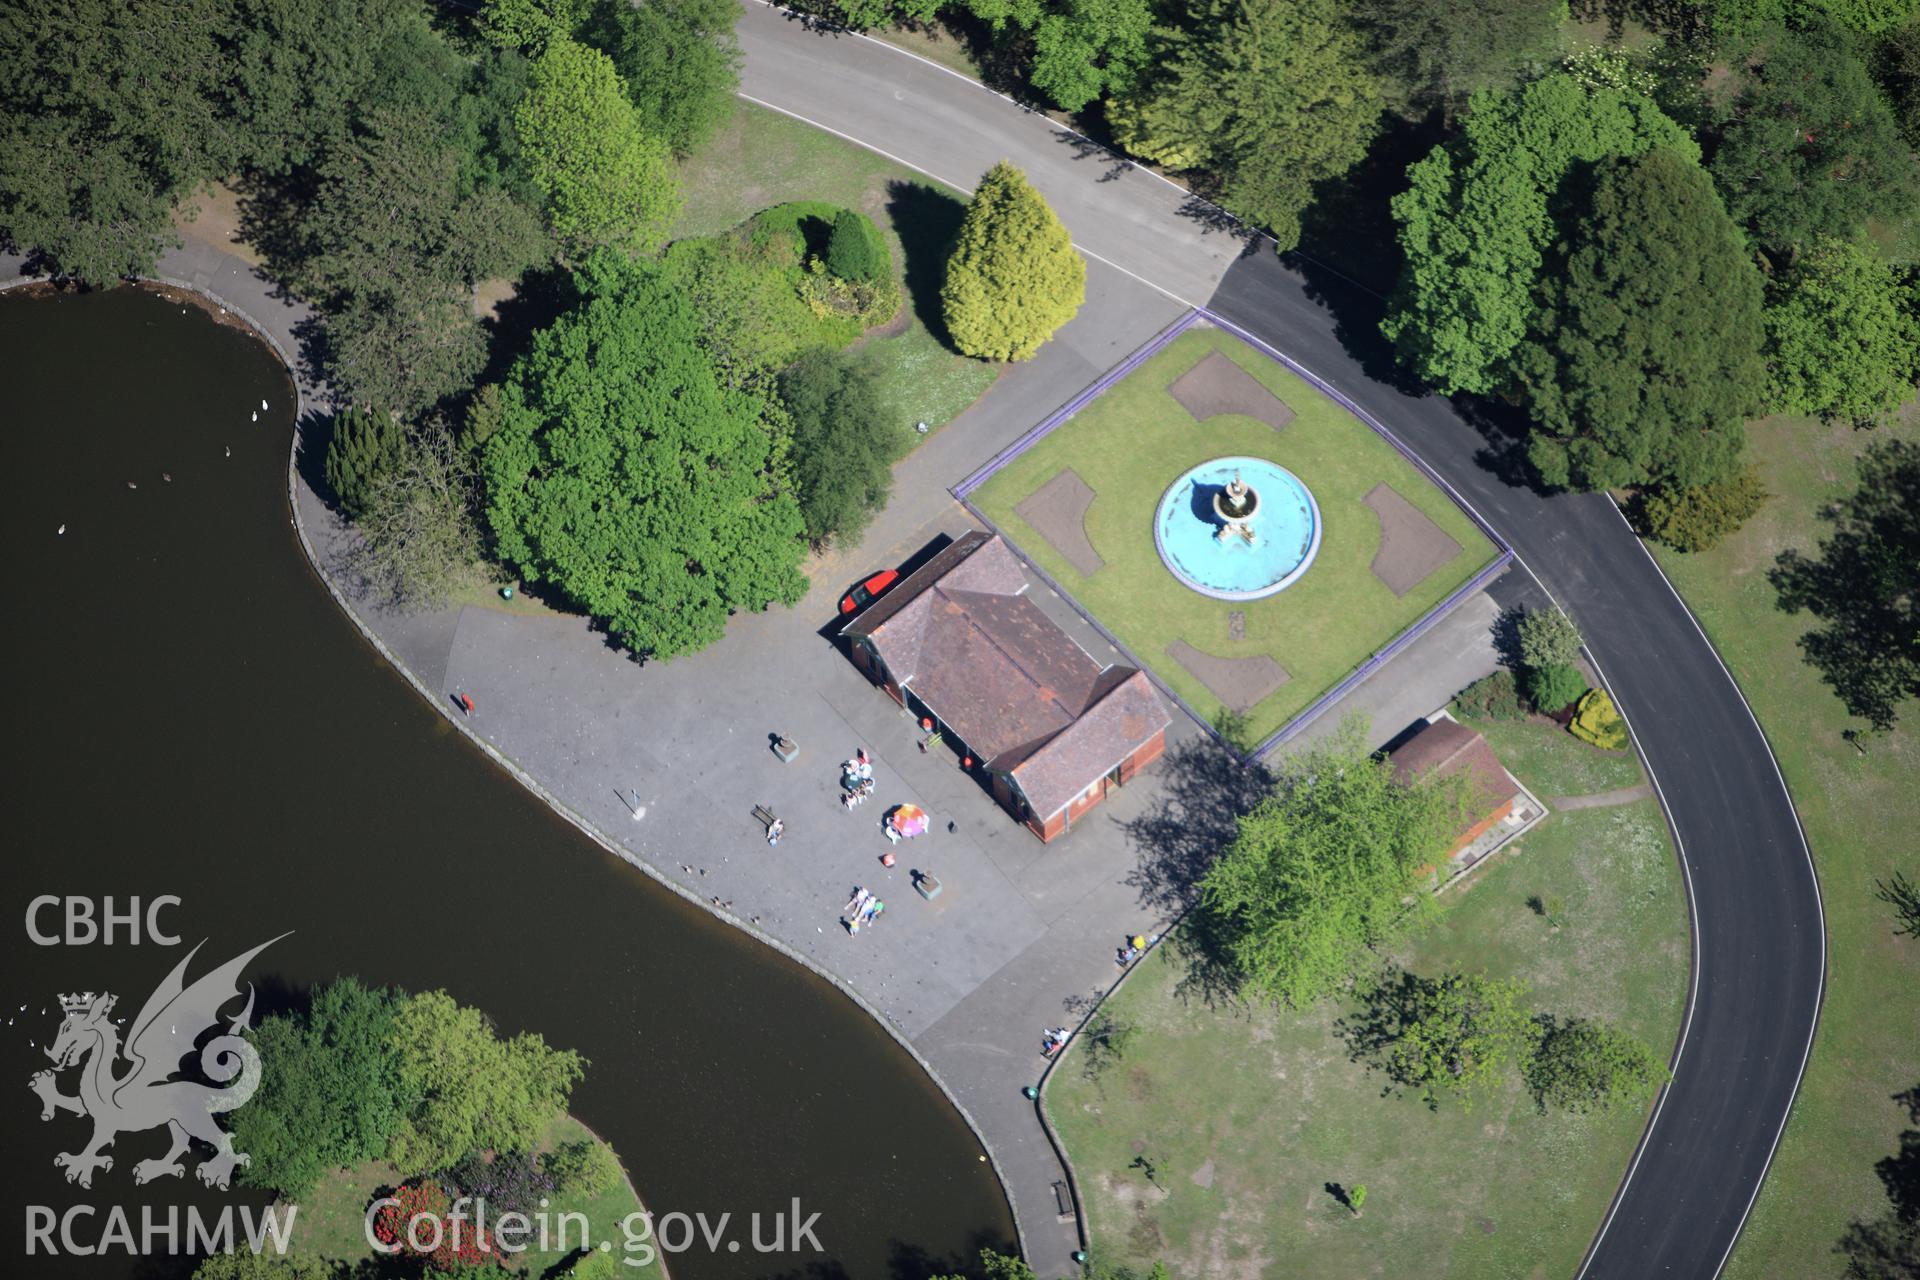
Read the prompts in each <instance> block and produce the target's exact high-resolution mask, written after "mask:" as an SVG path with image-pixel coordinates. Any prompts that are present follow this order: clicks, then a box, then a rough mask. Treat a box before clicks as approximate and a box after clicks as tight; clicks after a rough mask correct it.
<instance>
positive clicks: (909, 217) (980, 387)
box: [673, 101, 1000, 434]
mask: <svg viewBox="0 0 1920 1280" xmlns="http://www.w3.org/2000/svg"><path fill="white" fill-rule="evenodd" d="M681 185H682V189H683V190H684V192H685V194H686V206H685V208H684V209H683V210H682V211H681V214H680V218H679V221H678V222H676V223H675V225H674V230H673V234H674V237H675V238H676V239H677V238H680V237H684V236H702V235H714V234H716V233H718V232H721V231H725V230H728V229H729V228H732V227H736V226H738V225H739V224H740V223H742V222H744V221H746V220H747V219H748V218H750V217H752V216H753V215H754V214H756V213H758V212H760V210H762V209H765V208H768V207H769V206H772V205H776V204H781V203H783V202H785V201H789V200H826V201H830V202H832V203H834V204H840V205H847V206H850V207H852V208H855V209H859V210H861V211H862V212H863V213H866V214H867V215H869V216H870V217H872V218H873V220H874V222H875V223H877V224H878V225H879V227H880V229H881V230H882V231H883V232H885V233H886V236H887V243H888V245H889V247H890V248H891V249H892V251H893V258H894V263H895V265H896V266H897V267H899V268H900V270H901V271H902V273H903V274H904V277H905V282H906V290H907V298H906V305H905V311H906V313H907V324H906V327H905V328H904V329H902V330H901V331H900V332H899V333H898V334H896V335H893V336H889V337H877V336H875V337H869V338H868V339H866V341H865V344H864V348H863V349H864V350H865V351H866V352H867V353H868V356H869V358H870V359H872V360H873V361H874V362H875V363H876V364H877V366H878V367H879V369H880V371H881V379H882V386H883V388H884V395H885V397H886V400H887V403H889V404H890V405H893V406H895V407H896V409H897V413H898V418H899V420H900V422H901V423H902V424H904V425H905V426H906V427H908V428H911V427H912V426H913V424H914V423H916V422H925V423H926V424H927V425H928V427H929V428H930V430H929V434H931V433H932V430H937V429H938V428H940V427H943V426H945V425H946V424H947V423H948V422H951V421H952V420H953V419H954V418H956V417H958V416H959V415H960V414H961V413H962V412H964V411H965V410H966V408H967V406H969V405H971V404H972V403H973V402H974V401H975V400H978V399H979V398H980V397H981V396H983V395H985V394H986V391H987V388H988V387H990V386H992V385H993V381H994V379H995V378H996V377H998V376H999V372H1000V366H998V365H993V364H987V363H984V362H982V361H979V360H972V359H969V358H967V357H966V356H963V355H960V354H959V353H957V352H955V351H953V350H952V349H951V348H949V347H948V346H946V344H945V343H944V342H943V341H942V340H941V338H942V335H943V333H944V329H943V328H942V327H941V323H940V315H939V292H940V279H941V276H942V274H943V272H944V271H945V264H946V253H947V249H948V247H949V246H950V244H951V242H952V239H953V235H954V232H955V231H956V230H957V229H958V227H959V225H960V218H961V215H962V214H964V213H965V211H966V206H965V203H964V202H965V200H966V197H965V195H964V194H963V193H961V192H957V191H952V190H949V189H948V188H946V187H943V186H940V185H939V184H938V183H935V182H932V181H931V180H929V179H927V178H925V177H922V176H921V175H920V174H917V173H915V172H913V171H912V170H910V169H905V168H902V167H901V166H899V165H896V164H894V163H893V162H891V161H889V160H884V159H882V158H881V157H879V156H877V155H875V154H874V153H873V152H871V151H867V150H865V149H864V148H861V147H857V146H855V145H854V144H853V143H851V142H848V141H846V140H845V139H842V138H837V137H835V136H834V135H833V134H830V133H826V132H824V131H822V130H819V129H815V128H813V127H812V126H811V125H805V124H801V123H800V122H799V121H798V120H794V119H792V118H790V117H788V116H783V115H781V114H780V113H779V112H777V111H769V110H767V109H765V108H764V107H756V106H754V105H753V104H751V103H747V102H739V101H736V102H735V103H734V116H733V120H732V121H731V123H729V124H728V125H727V126H726V127H725V128H724V129H722V130H720V132H719V133H718V134H717V135H716V136H715V137H714V138H713V139H712V140H710V141H709V142H708V143H707V144H706V145H705V146H703V147H701V148H700V149H699V150H698V151H696V152H695V153H694V154H693V155H692V156H690V157H688V159H687V161H686V163H685V164H683V165H682V166H681Z"/></svg>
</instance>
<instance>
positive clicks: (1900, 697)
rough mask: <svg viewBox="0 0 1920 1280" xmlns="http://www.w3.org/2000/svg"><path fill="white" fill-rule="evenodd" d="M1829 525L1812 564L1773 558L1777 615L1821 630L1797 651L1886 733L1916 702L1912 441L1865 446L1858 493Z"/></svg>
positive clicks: (1919, 621) (1917, 487) (1919, 688)
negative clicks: (1798, 617) (1804, 617)
mask: <svg viewBox="0 0 1920 1280" xmlns="http://www.w3.org/2000/svg"><path fill="white" fill-rule="evenodd" d="M1829 518H1830V519H1831V520H1832V522H1833V526H1834V529H1833V533H1832V534H1831V535H1830V536H1829V537H1828V538H1826V540H1825V541H1823V542H1822V543H1821V544H1820V551H1819V554H1818V556H1817V557H1809V556H1806V555H1804V554H1802V553H1801V552H1799V551H1786V552H1783V553H1782V554H1781V556H1780V558H1779V560H1778V562H1777V563H1776V565H1775V568H1774V570H1773V573H1772V575H1771V578H1772V582H1773V585H1774V589H1775V590H1776V591H1778V592H1779V596H1780V606H1781V608H1783V609H1786V610H1787V611H1788V612H1799V611H1801V610H1805V611H1806V612H1808V613H1810V614H1812V615H1813V616H1814V618H1815V619H1816V620H1817V621H1818V622H1819V624H1820V625H1818V626H1816V627H1815V628H1814V629H1813V630H1811V631H1809V632H1808V633H1807V634H1806V635H1805V636H1803V637H1801V640H1800V647H1801V649H1802V650H1803V651H1804V652H1805V653H1806V655H1807V661H1808V662H1810V663H1812V664H1813V666H1814V667H1815V668H1816V669H1817V670H1818V671H1819V672H1820V674H1821V676H1822V678H1823V679H1825V680H1826V682H1827V683H1828V684H1829V685H1831V686H1832V687H1833V691H1834V692H1835V693H1837V694H1839V695H1840V701H1841V702H1843V703H1845V704H1846V708H1847V710H1848V712H1850V713H1851V714H1853V715H1856V716H1859V717H1860V718H1861V719H1863V720H1866V721H1867V722H1869V723H1870V724H1871V725H1872V726H1873V727H1874V728H1875V729H1880V730H1885V729H1890V728H1892V727H1893V725H1894V723H1895V721H1896V720H1898V719H1899V710H1900V706H1901V704H1902V703H1904V702H1906V701H1907V700H1908V699H1910V698H1914V697H1920V443H1915V442H1914V441H1911V440H1882V441H1876V442H1875V443H1874V444H1872V445H1870V446H1868V448H1867V451H1866V453H1865V454H1864V455H1862V457H1861V459H1860V481H1859V486H1858V487H1857V488H1856V489H1855V490H1854V491H1853V493H1852V494H1851V495H1849V496H1848V497H1846V498H1844V499H1842V500H1841V501H1840V502H1839V503H1837V504H1836V505H1835V506H1834V507H1833V509H1832V511H1831V512H1830V515H1829Z"/></svg>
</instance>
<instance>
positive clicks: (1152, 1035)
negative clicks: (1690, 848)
mask: <svg viewBox="0 0 1920 1280" xmlns="http://www.w3.org/2000/svg"><path fill="white" fill-rule="evenodd" d="M1573 745H1574V746H1576V747H1579V746H1580V744H1578V743H1574V744H1573ZM1582 749H1585V748H1582ZM1523 780H1526V781H1529V782H1531V781H1532V780H1531V779H1523ZM1519 844H1520V845H1522V846H1524V847H1523V848H1520V849H1518V850H1517V851H1514V852H1510V853H1503V854H1502V856H1501V857H1499V858H1498V859H1497V860H1496V861H1495V862H1494V863H1493V864H1492V865H1490V866H1488V867H1485V868H1483V869H1482V870H1481V871H1480V872H1479V873H1477V874H1476V875H1475V876H1474V877H1473V878H1472V879H1471V880H1469V881H1467V882H1466V883H1465V884H1464V885H1462V886H1461V887H1460V888H1459V889H1456V890H1454V891H1452V892H1450V893H1448V894H1447V895H1446V896H1445V898H1444V899H1443V903H1444V908H1443V914H1442V916H1441V918H1440V920H1439V922H1438V923H1437V924H1436V925H1435V926H1434V927H1433V928H1431V929H1429V930H1428V931H1427V932H1426V933H1425V934H1424V935H1422V936H1421V937H1419V938H1418V939H1416V940H1415V941H1414V942H1413V943H1412V944H1410V945H1409V946H1407V947H1406V948H1405V949H1404V951H1403V952H1402V954H1401V955H1399V956H1398V957H1397V958H1398V959H1399V960H1400V962H1401V963H1403V964H1404V965H1405V966H1406V968H1407V969H1408V970H1409V971H1411V972H1413V973H1417V974H1420V975H1422V976H1426V977H1432V976H1437V975H1438V974H1439V973H1441V972H1443V971H1445V970H1448V969H1454V970H1459V971H1464V972H1479V971H1481V970H1483V969H1484V970H1485V971H1486V972H1488V973H1489V974H1492V975H1494V976H1497V977H1498V976H1517V977H1521V978H1524V979H1526V980H1527V981H1529V982H1531V983H1532V985H1533V991H1532V994H1531V996H1530V997H1529V1003H1530V1006H1531V1007H1532V1008H1534V1009H1536V1010H1539V1011H1545V1012H1553V1013H1557V1014H1562V1015H1569V1014H1582V1015H1589V1016H1600V1017H1607V1018H1612V1019H1615V1020H1617V1021H1618V1022H1619V1023H1620V1024H1621V1025H1622V1026H1624V1027H1625V1028H1626V1029H1628V1030H1630V1031H1632V1032H1633V1033H1634V1034H1636V1035H1638V1036H1640V1037H1641V1038H1643V1039H1644V1040H1645V1041H1646V1042H1647V1043H1648V1044H1649V1045H1652V1046H1655V1048H1656V1051H1657V1052H1659V1053H1661V1054H1663V1055H1664V1054H1666V1053H1667V1052H1668V1051H1670V1049H1671V1047H1672V1045H1673V1042H1674V1040H1675V1038H1676V1036H1677V1035H1678V1033H1679V1026H1680V1013H1681V1008H1682V1004H1683V1002H1684V999H1685V993H1686V982H1687V957H1688V948H1687V923H1686V908H1685V904H1684V899H1683V898H1682V895H1681V887H1680V875H1679V869H1678V867H1677V865H1676V864H1675V862H1674V858H1673V854H1672V852H1671V849H1670V846H1669V845H1668V843H1667V839H1666V830H1665V826H1664V823H1663V822H1662V820H1661V817H1660V813H1659V810H1658V809H1657V808H1656V807H1655V806H1654V804H1653V802H1652V801H1640V802H1637V803H1635V804H1632V805H1627V806H1623V807H1620V808H1614V809H1588V810H1581V811H1578V812H1573V813H1567V814H1556V815H1553V816H1551V817H1549V818H1548V819H1547V820H1546V821H1544V822H1543V823H1542V824H1541V825H1540V826H1539V827H1537V828H1535V829H1534V831H1533V832H1530V833H1529V834H1528V835H1527V836H1525V837H1523V839H1522V840H1521V841H1520V842H1519ZM1509 848H1510V849H1512V848H1514V847H1513V846H1509ZM1536 896H1537V897H1540V898H1543V899H1544V898H1553V897H1557V898H1559V899H1561V900H1562V901H1563V902H1564V904H1565V907H1564V910H1565V919H1566V924H1565V925H1564V926H1563V927H1561V928H1559V929H1555V928H1552V927H1550V926H1549V925H1548V924H1547V923H1546V921H1545V920H1544V919H1542V917H1541V916H1540V915H1538V914H1536V913H1535V912H1534V911H1533V910H1532V909H1531V908H1529V907H1528V905H1527V900H1528V898H1529V897H1536ZM1182 972H1183V971H1182V969H1181V967H1180V964H1179V962H1178V960H1177V959H1176V958H1175V953H1174V952H1173V951H1172V950H1171V949H1166V948H1163V949H1162V950H1161V951H1159V952H1157V953H1156V954H1155V957H1154V958H1153V959H1151V960H1149V961H1148V962H1147V963H1146V964H1145V966H1144V967H1143V968H1142V969H1141V970H1140V971H1139V972H1138V973H1137V974H1136V975H1135V976H1134V977H1133V979H1132V980H1131V981H1130V982H1129V983H1128V984H1127V986H1126V988H1125V989H1124V990H1123V991H1122V992H1121V993H1120V995H1119V996H1118V997H1116V998H1115V999H1114V1000H1113V1001H1112V1002H1111V1004H1110V1005H1109V1006H1108V1008H1109V1011H1110V1012H1111V1014H1112V1016H1113V1017H1114V1018H1116V1019H1117V1020H1118V1021H1120V1022H1122V1023H1131V1024H1134V1025H1136V1026H1138V1027H1139V1028H1140V1030H1139V1031H1138V1032H1137V1034H1136V1035H1135V1037H1134V1039H1133V1041H1132V1042H1131V1043H1130V1044H1129V1045H1128V1046H1127V1048H1126V1051H1125V1053H1124V1055H1123V1056H1122V1057H1121V1058H1120V1060H1119V1061H1118V1062H1116V1063H1114V1064H1113V1065H1112V1066H1110V1067H1109V1068H1107V1069H1106V1071H1105V1072H1104V1073H1103V1074H1102V1075H1100V1076H1099V1077H1098V1078H1097V1079H1095V1080H1093V1081H1088V1080H1087V1079H1086V1078H1085V1076H1084V1073H1083V1070H1082V1067H1083V1063H1084V1057H1083V1055H1082V1053H1081V1050H1080V1049H1079V1048H1077V1047H1076V1048H1075V1049H1073V1050H1071V1051H1070V1052H1069V1056H1068V1057H1067V1059H1066V1060H1065V1061H1064V1062H1063V1063H1062V1065H1061V1067H1060V1068H1059V1069H1058V1070H1057V1071H1056V1074H1055V1076H1054V1078H1053V1081H1052V1083H1051V1085H1050V1087H1049V1089H1048V1092H1047V1105H1048V1111H1049V1114H1050V1115H1051V1117H1052V1118H1053V1121H1054V1123H1055V1124H1056V1125H1057V1126H1058V1128H1059V1130H1060V1133H1061V1135H1062V1138H1063V1139H1064V1141H1065V1144H1066V1148H1067V1152H1068V1154H1069V1156H1070V1157H1071V1158H1072V1160H1073V1166H1074V1169H1075V1171H1076V1174H1077V1176H1078V1178H1079V1182H1080V1189H1081V1193H1082V1195H1083V1196H1084V1197H1085V1198H1086V1201H1087V1209H1088V1225H1089V1227H1090V1229H1091V1232H1092V1237H1093V1244H1094V1249H1095V1251H1096V1252H1097V1253H1098V1254H1099V1255H1100V1256H1102V1257H1104V1258H1108V1259H1112V1260H1116V1261H1122V1262H1127V1263H1132V1264H1134V1265H1138V1266H1140V1267H1142V1268H1143V1269H1144V1267H1145V1266H1147V1265H1149V1264H1151V1263H1152V1262H1153V1261H1154V1260H1155V1259H1156V1258H1159V1259H1165V1260H1166V1262H1167V1264H1168V1266H1169V1267H1170V1269H1171V1270H1172V1273H1173V1274H1174V1275H1176V1276H1207V1277H1213V1278H1224V1277H1254V1276H1267V1277H1275V1278H1276V1280H1277V1278H1279V1277H1301V1276H1341V1277H1352V1276H1381V1277H1395V1278H1398V1277H1405V1276H1436V1277H1437V1276H1457V1277H1461V1278H1462V1280H1481V1278H1482V1277H1498V1276H1515V1277H1535V1276H1540V1277H1546V1276H1566V1275H1571V1274H1572V1273H1573V1271H1574V1269H1575V1267H1577V1266H1578V1264H1579V1260H1580V1256H1581V1254H1582V1253H1583V1252H1584V1251H1585V1249H1586V1247H1587V1244H1588V1242H1589V1241H1590V1240H1591V1239H1592V1236H1593V1233H1594V1231H1595V1230H1596V1229H1597V1228H1598V1227H1599V1224H1600V1219H1601V1218H1602V1217H1603V1216H1604V1214H1605V1212H1606V1208H1607V1204H1608V1203H1609V1201H1610V1200H1611V1198H1612V1195H1613V1191H1614V1188H1615V1186H1616V1185H1617V1184H1618V1183H1619V1180H1620V1175H1621V1172H1622V1171H1623V1170H1624V1169H1625V1167H1626V1163H1627V1160H1628V1158H1629V1157H1630V1155H1631V1153H1632V1151H1633V1147H1634V1144H1635V1142H1637V1141H1638V1139H1639V1136H1640V1132H1641V1129H1642V1128H1643V1127H1644V1125H1645V1122H1646V1110H1645V1109H1644V1108H1628V1109H1622V1110H1617V1111H1615V1112H1612V1113H1609V1114H1603V1115H1597V1116H1586V1117H1582V1116H1570V1115H1564V1114H1557V1113H1556V1114H1549V1115H1543V1114H1541V1113H1540V1112H1539V1111H1538V1110H1537V1108H1536V1107H1535V1106H1534V1103H1533V1100H1532V1098H1531V1097H1530V1096H1529V1095H1527V1094H1526V1092H1525V1091H1524V1089H1523V1087H1522V1086H1521V1084H1520V1083H1519V1080H1518V1073H1517V1072H1516V1073H1515V1077H1514V1080H1513V1081H1512V1083H1511V1084H1510V1085H1509V1086H1508V1087H1507V1088H1505V1089H1504V1090H1502V1091H1501V1092H1499V1093H1497V1094H1495V1095H1494V1096H1492V1097H1490V1098H1487V1099H1484V1100H1482V1101H1480V1102H1478V1103H1476V1104H1475V1105H1474V1106H1473V1108H1472V1110H1471V1111H1470V1112H1469V1111H1465V1110H1463V1109H1462V1108H1461V1107H1460V1106H1459V1105H1458V1104H1457V1103H1455V1102H1453V1101H1450V1100H1448V1101H1442V1103H1441V1104H1440V1107H1439V1109H1438V1110H1430V1109H1428V1107H1427V1106H1426V1105H1425V1104H1424V1103H1422V1102H1421V1101H1420V1100H1419V1099H1418V1098H1417V1097H1415V1096H1412V1095H1406V1096H1398V1095H1396V1094H1394V1093H1392V1092H1391V1091H1389V1090H1388V1087H1387V1081H1386V1080H1385V1079H1384V1078H1383V1077H1381V1076H1380V1075H1378V1074H1371V1073H1369V1072H1368V1070H1367V1069H1366V1067H1365V1066H1364V1065H1363V1064H1362V1063H1358V1062H1354V1061H1351V1060H1350V1059H1349V1052H1348V1049H1347V1045H1346V1043H1345V1041H1344V1040H1343V1039H1342V1038H1341V1036H1340V1034H1339V1031H1338V1027H1337V1023H1338V1021H1339V1019H1340V1018H1341V1017H1342V1016H1344V1015H1346V1014H1348V1013H1350V1012H1353V1010H1351V1009H1349V1008H1343V1007H1341V1006H1340V1004H1339V1003H1338V1002H1333V1003H1330V1004H1328V1005H1326V1006H1323V1007H1321V1008H1317V1009H1314V1010H1310V1011H1307V1012H1305V1013H1299V1014H1294V1013H1287V1012H1285V1011H1278V1010H1274V1009H1271V1008H1267V1007H1259V1008H1236V1007H1216V1008H1210V1007H1208V1006H1207V1005H1206V1004H1204V1003H1202V1002H1201V1001H1199V1000H1198V999H1196V998H1191V997H1189V998H1182V996H1181V995H1180V994H1179V993H1177V992H1176V990H1175V987H1176V984H1177V983H1178V982H1179V980H1180V978H1181V976H1182ZM1136 1159H1143V1160H1144V1161H1146V1162H1147V1163H1148V1164H1150V1165H1152V1167H1153V1170H1154V1179H1153V1181H1151V1182H1150V1181H1148V1180H1147V1178H1146V1177H1145V1176H1144V1173H1143V1170H1142V1169H1141V1167H1139V1166H1138V1165H1136V1164H1135V1161H1136ZM1329 1183H1339V1184H1342V1185H1344V1186H1349V1187H1350V1186H1352V1185H1354V1184H1356V1183H1363V1184H1365V1185H1366V1187H1367V1190H1368V1199H1367V1202H1366V1211H1365V1214H1364V1216H1362V1217H1359V1218H1355V1217H1353V1216H1351V1215H1350V1214H1349V1213H1348V1212H1347V1211H1346V1210H1345V1209H1344V1208H1342V1207H1341V1206H1340V1205H1339V1204H1338V1203H1337V1202H1336V1201H1335V1200H1334V1198H1333V1196H1332V1195H1331V1194H1330V1193H1329V1192H1328V1190H1327V1184H1329Z"/></svg>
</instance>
